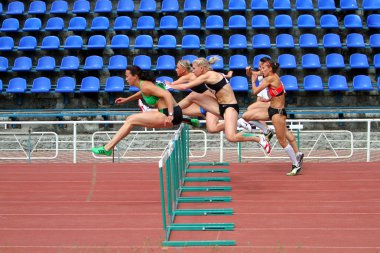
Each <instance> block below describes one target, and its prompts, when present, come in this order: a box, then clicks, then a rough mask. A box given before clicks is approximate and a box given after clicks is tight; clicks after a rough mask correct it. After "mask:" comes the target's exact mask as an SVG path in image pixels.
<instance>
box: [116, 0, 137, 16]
mask: <svg viewBox="0 0 380 253" xmlns="http://www.w3.org/2000/svg"><path fill="white" fill-rule="evenodd" d="M134 10H135V4H134V2H133V0H119V1H118V3H117V7H116V12H117V13H124V12H133V11H134Z"/></svg>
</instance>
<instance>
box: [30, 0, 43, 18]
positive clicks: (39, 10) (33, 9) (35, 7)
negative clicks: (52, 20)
mask: <svg viewBox="0 0 380 253" xmlns="http://www.w3.org/2000/svg"><path fill="white" fill-rule="evenodd" d="M45 13H46V3H45V2H43V1H34V2H31V3H30V5H29V11H28V14H32V15H36V14H45Z"/></svg>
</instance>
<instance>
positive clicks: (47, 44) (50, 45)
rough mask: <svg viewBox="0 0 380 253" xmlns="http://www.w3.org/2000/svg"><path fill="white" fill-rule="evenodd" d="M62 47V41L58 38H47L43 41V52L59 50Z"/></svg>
mask: <svg viewBox="0 0 380 253" xmlns="http://www.w3.org/2000/svg"><path fill="white" fill-rule="evenodd" d="M59 47H60V41H59V38H58V37H57V36H46V37H45V38H43V39H42V43H41V49H42V50H58V49H59Z"/></svg>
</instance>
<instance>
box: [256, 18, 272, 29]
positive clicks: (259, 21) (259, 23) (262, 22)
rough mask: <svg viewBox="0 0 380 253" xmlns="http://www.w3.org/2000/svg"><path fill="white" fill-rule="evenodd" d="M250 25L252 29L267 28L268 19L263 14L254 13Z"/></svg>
mask: <svg viewBox="0 0 380 253" xmlns="http://www.w3.org/2000/svg"><path fill="white" fill-rule="evenodd" d="M251 26H252V28H254V29H269V27H270V25H269V19H268V17H267V16H265V15H254V16H253V17H252V23H251Z"/></svg>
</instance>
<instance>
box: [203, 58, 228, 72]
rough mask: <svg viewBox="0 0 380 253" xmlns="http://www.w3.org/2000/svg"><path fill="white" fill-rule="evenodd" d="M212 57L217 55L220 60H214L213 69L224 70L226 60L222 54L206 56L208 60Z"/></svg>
mask: <svg viewBox="0 0 380 253" xmlns="http://www.w3.org/2000/svg"><path fill="white" fill-rule="evenodd" d="M211 57H217V58H218V60H217V61H216V62H214V63H213V64H211V67H212V69H213V70H222V69H224V61H223V57H221V56H220V55H209V56H207V57H206V59H207V60H210V58H211Z"/></svg>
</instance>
